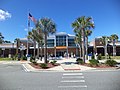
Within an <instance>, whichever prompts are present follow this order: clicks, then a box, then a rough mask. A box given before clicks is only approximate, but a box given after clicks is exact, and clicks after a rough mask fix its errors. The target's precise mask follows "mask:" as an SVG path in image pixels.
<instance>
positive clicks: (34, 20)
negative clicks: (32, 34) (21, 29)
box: [28, 13, 37, 23]
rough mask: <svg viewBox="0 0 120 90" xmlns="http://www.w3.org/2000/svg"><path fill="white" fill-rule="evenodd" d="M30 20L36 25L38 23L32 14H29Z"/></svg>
mask: <svg viewBox="0 0 120 90" xmlns="http://www.w3.org/2000/svg"><path fill="white" fill-rule="evenodd" d="M28 18H29V19H30V20H32V21H33V22H34V23H36V22H37V21H36V19H35V18H34V17H33V16H32V15H31V14H30V13H29V16H28Z"/></svg>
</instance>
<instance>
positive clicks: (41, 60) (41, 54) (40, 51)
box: [40, 45, 42, 61]
mask: <svg viewBox="0 0 120 90" xmlns="http://www.w3.org/2000/svg"><path fill="white" fill-rule="evenodd" d="M40 56H41V59H40V60H41V61H42V45H41V48H40Z"/></svg>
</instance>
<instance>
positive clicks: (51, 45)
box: [47, 39, 54, 47]
mask: <svg viewBox="0 0 120 90" xmlns="http://www.w3.org/2000/svg"><path fill="white" fill-rule="evenodd" d="M47 46H48V47H54V39H48V40H47Z"/></svg>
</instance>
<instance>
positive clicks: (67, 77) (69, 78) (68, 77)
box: [62, 76, 84, 79]
mask: <svg viewBox="0 0 120 90" xmlns="http://www.w3.org/2000/svg"><path fill="white" fill-rule="evenodd" d="M62 78H69V79H71V78H84V76H74V77H73V76H69V77H62Z"/></svg>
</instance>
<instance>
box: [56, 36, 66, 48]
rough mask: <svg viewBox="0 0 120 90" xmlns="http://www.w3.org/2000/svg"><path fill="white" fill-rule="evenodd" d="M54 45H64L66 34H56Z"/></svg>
mask: <svg viewBox="0 0 120 90" xmlns="http://www.w3.org/2000/svg"><path fill="white" fill-rule="evenodd" d="M56 46H66V36H56Z"/></svg>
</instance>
